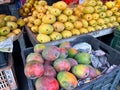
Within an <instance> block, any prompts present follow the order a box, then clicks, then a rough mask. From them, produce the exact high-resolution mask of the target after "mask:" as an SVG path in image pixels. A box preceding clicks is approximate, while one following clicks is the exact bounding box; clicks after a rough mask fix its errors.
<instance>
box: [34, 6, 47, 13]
mask: <svg viewBox="0 0 120 90" xmlns="http://www.w3.org/2000/svg"><path fill="white" fill-rule="evenodd" d="M35 8H36V10H37V11H38V12H39V13H46V11H47V10H46V8H44V7H43V6H40V5H37V6H36V7H35Z"/></svg>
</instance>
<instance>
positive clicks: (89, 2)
mask: <svg viewBox="0 0 120 90" xmlns="http://www.w3.org/2000/svg"><path fill="white" fill-rule="evenodd" d="M113 3H114V2H113ZM119 16H120V12H119V9H118V7H117V6H115V4H112V5H111V4H107V3H106V4H105V5H103V3H102V1H100V0H85V2H84V3H83V4H81V5H78V6H77V7H75V8H74V9H71V8H69V7H68V5H67V4H66V3H65V2H63V1H58V2H56V3H54V4H53V5H52V6H49V5H47V2H46V1H44V0H42V1H38V2H37V4H36V5H35V10H34V11H33V12H32V15H31V16H28V17H26V18H24V21H25V22H26V24H27V26H28V27H29V28H30V29H31V31H32V32H34V33H36V34H37V37H36V39H37V40H38V41H39V42H40V43H46V42H50V41H53V40H60V39H62V38H69V37H71V36H74V35H80V34H83V33H88V32H92V31H96V30H101V29H105V28H110V27H114V26H118V25H119V22H120V17H119Z"/></svg>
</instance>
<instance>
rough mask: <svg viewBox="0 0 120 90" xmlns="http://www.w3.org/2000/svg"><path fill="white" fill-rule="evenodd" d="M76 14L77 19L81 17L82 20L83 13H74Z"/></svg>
mask: <svg viewBox="0 0 120 90" xmlns="http://www.w3.org/2000/svg"><path fill="white" fill-rule="evenodd" d="M74 14H75V15H76V16H77V17H79V18H81V17H82V16H83V15H84V14H83V13H82V12H80V11H78V10H77V11H75V12H74Z"/></svg>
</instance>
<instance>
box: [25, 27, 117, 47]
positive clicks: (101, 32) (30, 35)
mask: <svg viewBox="0 0 120 90" xmlns="http://www.w3.org/2000/svg"><path fill="white" fill-rule="evenodd" d="M115 29H116V27H112V28H107V29H102V30H97V31H94V32H90V33H87V34H81V35H91V36H93V37H100V36H104V35H107V34H111V33H113V31H114V30H115ZM25 31H26V33H27V35H28V38H29V39H30V41H31V43H32V45H33V46H34V45H36V44H37V43H39V42H38V40H37V39H36V34H34V33H33V32H32V31H31V30H30V28H29V27H27V26H25ZM81 35H76V36H72V37H69V38H65V39H61V40H55V41H51V42H52V43H56V42H61V41H63V40H68V41H71V39H76V38H78V37H80V36H81ZM49 43H50V42H47V43H46V44H49Z"/></svg>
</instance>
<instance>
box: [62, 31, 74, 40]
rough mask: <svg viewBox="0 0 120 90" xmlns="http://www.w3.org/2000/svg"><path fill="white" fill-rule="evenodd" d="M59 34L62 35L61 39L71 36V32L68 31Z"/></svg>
mask: <svg viewBox="0 0 120 90" xmlns="http://www.w3.org/2000/svg"><path fill="white" fill-rule="evenodd" d="M61 34H62V37H63V38H69V37H71V36H72V33H71V31H68V30H64V31H62V32H61Z"/></svg>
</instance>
